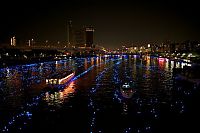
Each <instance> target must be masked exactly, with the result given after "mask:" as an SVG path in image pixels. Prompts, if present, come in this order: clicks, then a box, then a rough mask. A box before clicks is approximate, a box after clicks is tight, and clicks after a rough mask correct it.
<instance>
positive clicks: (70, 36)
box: [67, 20, 74, 47]
mask: <svg viewBox="0 0 200 133" xmlns="http://www.w3.org/2000/svg"><path fill="white" fill-rule="evenodd" d="M73 40H74V39H73V28H72V21H71V20H68V21H67V47H72V46H73V45H74V41H73Z"/></svg>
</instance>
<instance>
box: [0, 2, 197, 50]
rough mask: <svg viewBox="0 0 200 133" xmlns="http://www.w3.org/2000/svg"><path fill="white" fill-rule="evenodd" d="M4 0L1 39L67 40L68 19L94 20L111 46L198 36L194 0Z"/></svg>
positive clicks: (100, 38)
mask: <svg viewBox="0 0 200 133" xmlns="http://www.w3.org/2000/svg"><path fill="white" fill-rule="evenodd" d="M2 5H4V7H3V8H2V9H1V10H0V11H1V18H2V19H1V20H3V21H1V25H0V27H1V31H0V39H1V40H0V42H1V43H2V42H5V41H6V40H10V37H12V36H16V39H20V40H27V39H31V38H37V39H38V40H40V41H42V40H43V41H45V40H49V41H61V42H67V21H68V20H69V19H71V20H72V25H73V27H81V26H83V25H92V26H93V27H94V29H95V34H94V44H97V45H102V46H104V47H106V48H117V47H120V46H121V45H122V44H132V43H133V44H134V43H136V44H140V43H146V42H162V41H165V40H172V41H178V42H182V41H185V40H197V41H199V33H200V31H199V30H198V29H200V26H199V22H200V20H199V18H198V14H199V11H198V8H197V4H196V3H192V2H178V1H167V2H166V1H165V2H156V1H153V2H131V1H123V2H122V1H121V2H114V1H110V2H105V1H92V0H86V1H79V0H76V1H68V2H63V1H56V2H49V1H42V2H40V1H29V2H27V3H24V2H14V1H13V2H12V1H9V2H7V3H5V4H2Z"/></svg>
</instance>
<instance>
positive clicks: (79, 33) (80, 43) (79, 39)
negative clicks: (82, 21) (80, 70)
mask: <svg viewBox="0 0 200 133" xmlns="http://www.w3.org/2000/svg"><path fill="white" fill-rule="evenodd" d="M74 37H75V46H76V47H86V45H85V44H86V41H85V31H84V29H78V30H75V32H74Z"/></svg>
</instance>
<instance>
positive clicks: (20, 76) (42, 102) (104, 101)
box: [0, 55, 199, 133]
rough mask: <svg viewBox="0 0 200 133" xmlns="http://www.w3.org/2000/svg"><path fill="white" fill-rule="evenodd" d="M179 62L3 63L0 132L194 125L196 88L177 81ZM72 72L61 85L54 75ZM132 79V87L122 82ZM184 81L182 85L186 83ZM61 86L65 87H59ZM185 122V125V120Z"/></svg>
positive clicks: (128, 130) (121, 131)
mask: <svg viewBox="0 0 200 133" xmlns="http://www.w3.org/2000/svg"><path fill="white" fill-rule="evenodd" d="M184 65H186V64H184V63H183V62H175V61H170V60H168V59H166V58H157V57H150V56H143V57H140V56H137V55H123V56H121V55H115V56H103V57H91V58H74V59H66V60H60V61H50V62H43V63H36V64H27V65H18V66H12V67H7V68H2V69H1V72H0V78H1V80H0V120H1V122H0V130H1V132H21V133H26V132H27V133H28V132H45V133H46V132H67V133H75V132H78V133H150V132H151V133H154V132H179V131H185V130H188V131H192V130H193V129H197V127H196V125H195V123H194V122H192V121H193V118H196V117H197V115H196V114H197V113H196V112H197V111H195V110H196V109H195V106H193V105H192V103H193V102H196V101H198V98H197V97H198V96H199V95H198V93H199V91H198V90H197V88H195V87H193V86H192V85H190V84H185V85H182V84H184V83H179V84H176V85H175V83H174V82H175V81H174V80H173V76H172V69H173V68H174V67H183V66H184ZM65 71H75V76H74V77H73V78H72V80H71V81H70V82H68V83H66V84H65V86H64V88H56V89H55V88H50V87H49V86H48V85H47V84H46V83H45V80H46V78H47V77H49V76H51V75H53V74H55V73H56V74H62V73H64V72H65ZM130 81H132V82H133V83H134V87H133V88H132V89H131V90H128V91H123V90H122V89H120V87H121V86H122V85H123V84H124V83H125V82H130ZM184 86H185V87H184ZM62 87H63V86H62ZM188 122H189V124H187V123H188Z"/></svg>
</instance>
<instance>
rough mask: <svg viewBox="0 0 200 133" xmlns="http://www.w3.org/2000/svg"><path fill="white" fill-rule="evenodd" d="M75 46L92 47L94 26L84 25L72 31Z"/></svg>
mask: <svg viewBox="0 0 200 133" xmlns="http://www.w3.org/2000/svg"><path fill="white" fill-rule="evenodd" d="M74 38H75V46H76V47H88V48H94V28H93V27H84V28H82V29H78V30H75V32H74Z"/></svg>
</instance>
